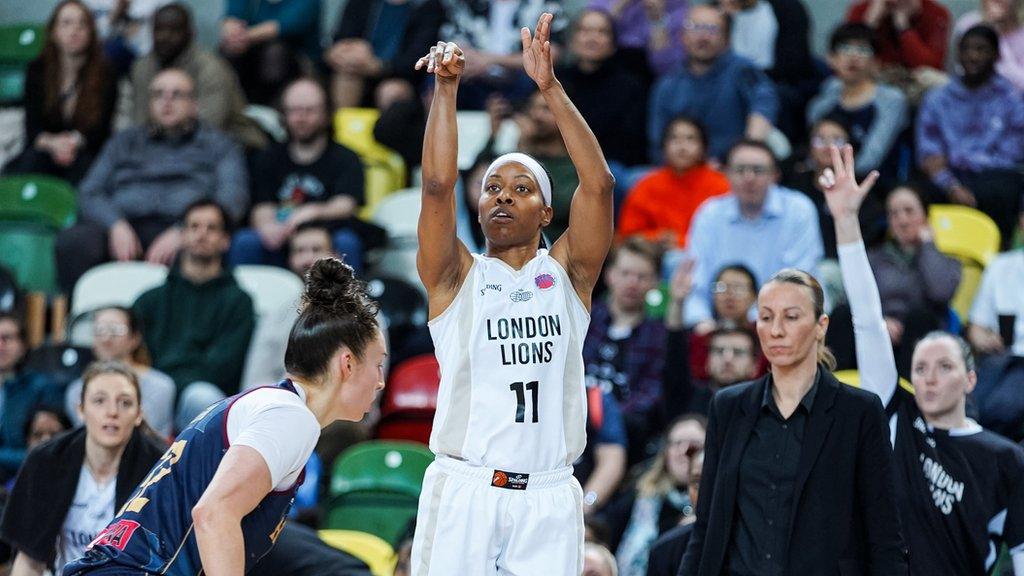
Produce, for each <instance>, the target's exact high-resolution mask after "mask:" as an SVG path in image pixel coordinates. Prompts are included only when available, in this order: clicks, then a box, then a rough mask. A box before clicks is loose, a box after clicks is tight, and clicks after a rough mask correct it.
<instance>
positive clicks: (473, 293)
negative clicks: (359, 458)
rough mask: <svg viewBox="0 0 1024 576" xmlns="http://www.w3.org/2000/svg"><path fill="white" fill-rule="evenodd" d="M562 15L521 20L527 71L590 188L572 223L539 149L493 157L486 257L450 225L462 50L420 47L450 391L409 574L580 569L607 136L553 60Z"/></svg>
mask: <svg viewBox="0 0 1024 576" xmlns="http://www.w3.org/2000/svg"><path fill="white" fill-rule="evenodd" d="M551 20H552V16H551V14H543V15H542V16H541V17H540V20H539V21H538V23H537V28H536V31H535V33H534V34H531V33H530V30H529V29H527V28H523V30H522V42H523V68H524V69H525V71H526V73H527V74H528V75H529V76H530V78H532V79H533V81H534V82H535V83H536V84H537V88H538V90H539V91H540V93H541V94H542V95H543V97H544V100H545V102H546V103H547V105H548V107H549V108H550V110H551V113H552V114H553V115H554V117H555V120H556V122H557V125H558V128H559V131H560V132H561V134H562V138H563V139H564V140H565V144H566V148H567V149H568V151H569V156H570V157H571V159H572V161H573V164H574V165H575V167H576V171H577V173H578V174H579V181H580V185H579V188H577V189H576V191H575V193H574V194H573V198H572V205H571V208H570V216H569V227H568V230H567V231H566V232H565V234H563V235H562V237H561V238H558V239H557V240H556V241H555V243H554V245H553V246H552V247H551V250H550V251H549V250H547V249H544V248H540V249H538V246H539V245H541V244H540V243H541V231H542V230H543V229H544V227H545V226H547V225H548V224H549V223H550V222H551V217H552V206H551V188H552V185H551V179H550V176H549V175H548V173H547V171H546V170H545V169H544V168H543V166H541V165H540V163H539V162H537V161H536V160H535V159H533V158H532V157H530V156H527V155H526V154H521V153H511V154H506V155H504V156H501V157H499V158H497V159H496V160H495V161H494V162H493V163H492V164H491V165H490V167H489V168H488V169H487V172H486V173H485V176H484V179H483V191H482V194H481V197H480V202H479V206H478V208H479V222H480V226H481V227H482V229H483V233H484V237H485V238H486V254H470V253H469V251H468V249H467V248H466V247H465V245H463V244H462V242H460V241H459V240H458V239H457V238H456V235H455V184H456V180H457V178H458V168H457V164H456V161H457V158H458V137H457V133H458V131H457V126H456V110H455V109H456V106H455V102H456V95H457V92H458V87H459V77H460V75H461V74H462V71H463V70H464V68H465V65H466V56H465V54H464V53H463V51H462V50H461V49H460V48H459V47H458V46H457V45H455V44H454V43H450V42H439V43H438V44H437V45H436V46H433V47H431V48H430V52H429V54H427V55H426V56H424V57H423V58H421V59H420V60H419V61H418V62H417V64H416V68H417V69H423V68H425V69H426V71H427V72H428V73H432V74H433V75H434V78H435V80H436V86H435V90H434V96H433V104H432V105H431V108H430V114H429V116H428V119H427V129H426V134H425V137H424V143H423V198H422V209H421V212H420V220H419V252H418V253H417V259H416V263H417V267H418V269H419V274H420V278H421V280H422V281H423V284H424V286H425V287H426V289H427V293H428V298H429V313H430V322H429V327H430V333H431V337H432V338H433V340H434V344H435V349H436V354H437V359H438V362H439V363H440V366H441V388H440V391H439V396H438V408H437V413H436V414H435V417H434V428H433V431H432V433H431V437H430V448H431V450H432V451H433V452H434V453H435V454H436V455H437V458H436V460H435V462H434V463H433V464H431V466H430V468H429V469H428V470H427V474H426V477H425V478H424V485H423V492H422V494H421V496H420V504H419V515H418V517H417V526H416V535H415V538H414V544H413V556H412V573H413V574H414V575H416V576H428V575H430V576H434V575H450V574H474V575H478V574H500V575H522V576H525V575H536V574H552V575H556V576H561V575H566V576H567V575H578V574H580V573H581V572H582V570H583V506H582V490H581V489H580V485H579V483H578V482H576V480H575V479H574V478H573V476H572V463H573V462H574V461H575V460H576V459H577V457H579V455H580V454H581V453H582V451H583V448H584V444H585V443H586V432H585V424H586V401H585V390H584V382H583V359H582V346H583V340H584V337H585V335H586V331H587V325H588V324H589V320H590V315H589V310H590V299H591V292H592V290H593V287H594V284H595V282H596V281H597V278H598V275H599V274H600V271H601V266H602V263H603V262H604V259H605V256H606V255H607V253H608V248H609V245H610V244H611V240H612V187H613V185H614V178H613V177H612V175H611V172H610V171H609V169H608V165H607V163H606V162H605V159H604V156H603V155H602V153H601V148H600V146H599V145H598V143H597V139H596V138H595V137H594V134H593V133H592V132H591V131H590V128H589V127H588V126H587V124H586V122H585V121H584V120H583V118H582V117H581V116H580V114H579V112H578V111H577V110H576V108H575V106H573V104H572V102H571V101H570V100H569V97H568V96H566V93H565V91H564V90H563V89H562V85H561V84H560V83H559V82H558V80H557V79H556V78H555V75H554V68H553V65H552V59H551V43H550V41H549V37H550V31H551Z"/></svg>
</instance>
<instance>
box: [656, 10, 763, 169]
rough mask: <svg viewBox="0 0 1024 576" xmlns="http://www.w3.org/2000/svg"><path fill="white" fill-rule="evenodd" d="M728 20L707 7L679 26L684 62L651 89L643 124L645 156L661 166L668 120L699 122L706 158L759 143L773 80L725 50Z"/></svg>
mask: <svg viewBox="0 0 1024 576" xmlns="http://www.w3.org/2000/svg"><path fill="white" fill-rule="evenodd" d="M729 24H730V20H729V17H728V16H727V15H726V14H725V13H723V12H722V11H720V10H719V9H717V8H714V7H712V6H694V7H693V8H692V9H691V10H690V14H689V17H688V18H687V20H686V22H685V23H684V25H683V44H684V45H685V46H686V59H685V60H684V61H683V65H682V67H681V68H680V69H677V70H676V71H675V72H672V73H669V74H666V75H665V76H663V77H662V78H661V79H660V80H658V82H657V83H656V84H655V85H654V89H653V92H652V94H651V101H650V109H649V113H648V118H647V120H648V122H647V138H648V149H649V155H650V158H651V160H652V161H653V162H655V163H658V162H661V134H662V133H663V131H664V129H665V125H666V124H667V123H668V122H669V120H671V119H672V118H674V117H676V116H679V115H681V114H682V115H686V116H689V117H690V118H700V119H701V121H702V122H703V124H704V128H705V130H706V131H707V135H708V156H709V157H711V158H716V159H718V160H724V158H725V154H726V152H728V151H729V148H730V147H731V146H732V145H733V144H735V143H736V142H737V141H739V140H740V139H742V138H744V137H746V138H750V139H752V140H764V139H765V138H766V137H767V136H768V134H769V133H770V132H771V130H772V125H773V124H774V122H775V119H776V116H777V115H778V110H779V99H778V95H777V94H776V92H775V86H774V85H773V84H772V81H771V80H769V79H768V77H767V76H766V75H765V74H764V72H762V71H761V70H759V69H758V68H757V66H755V65H754V63H753V62H751V61H750V60H747V59H746V58H743V57H742V56H737V55H736V54H734V53H733V52H732V50H730V49H729V34H730V26H729Z"/></svg>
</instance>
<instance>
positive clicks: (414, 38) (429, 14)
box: [334, 0, 444, 80]
mask: <svg viewBox="0 0 1024 576" xmlns="http://www.w3.org/2000/svg"><path fill="white" fill-rule="evenodd" d="M382 3H383V0H354V1H351V2H348V3H346V4H345V10H344V12H343V13H342V15H341V19H340V20H339V21H338V29H337V31H336V32H335V33H334V41H335V42H338V41H339V40H346V39H349V38H361V39H363V40H367V41H369V40H370V39H371V38H372V37H373V29H374V27H375V26H377V18H378V17H379V16H380V10H381V4H382ZM442 23H444V8H443V7H442V6H441V3H440V2H439V1H438V0H414V2H413V8H412V11H411V13H410V14H409V19H408V23H407V24H406V26H405V30H404V31H402V41H401V44H400V45H399V47H398V53H397V54H395V56H394V57H393V58H391V59H390V60H388V61H386V62H385V63H384V72H383V74H382V76H383V77H385V78H389V77H398V78H405V79H408V80H413V79H415V78H418V77H420V76H422V73H420V74H417V73H416V71H415V69H414V67H415V66H416V61H417V60H419V59H420V57H421V56H423V54H425V53H426V51H428V50H429V49H430V45H431V44H433V43H436V42H437V38H438V37H437V35H438V30H440V28H441V24H442Z"/></svg>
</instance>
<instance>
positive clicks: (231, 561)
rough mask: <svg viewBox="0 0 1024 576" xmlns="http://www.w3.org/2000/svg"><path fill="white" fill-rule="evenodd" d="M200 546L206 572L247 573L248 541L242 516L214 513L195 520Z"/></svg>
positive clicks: (214, 574) (213, 575)
mask: <svg viewBox="0 0 1024 576" xmlns="http://www.w3.org/2000/svg"><path fill="white" fill-rule="evenodd" d="M195 534H196V545H197V546H198V547H199V559H200V563H201V564H202V567H203V570H202V572H203V574H207V575H208V576H234V575H237V576H242V575H243V574H245V540H244V539H243V538H242V519H241V518H230V517H229V516H228V515H218V514H211V515H209V517H208V518H207V519H205V520H202V521H196V522H195Z"/></svg>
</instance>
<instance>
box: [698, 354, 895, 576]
mask: <svg viewBox="0 0 1024 576" xmlns="http://www.w3.org/2000/svg"><path fill="white" fill-rule="evenodd" d="M767 385H768V376H764V377H762V378H760V379H758V380H754V381H751V382H746V383H744V384H737V385H735V386H730V387H728V388H725V389H723V390H721V391H719V392H718V393H717V394H716V395H715V397H714V398H713V399H712V400H711V406H710V408H709V411H708V429H707V439H706V440H705V444H704V471H703V477H702V478H701V491H700V499H699V501H698V503H697V522H696V524H695V525H694V530H693V535H692V537H691V538H690V543H689V545H688V547H687V549H686V555H685V556H684V557H683V563H682V566H681V567H680V569H679V574H680V575H685V576H698V575H699V576H719V574H722V573H723V570H724V569H725V568H726V567H727V566H728V563H727V559H726V554H727V553H728V550H729V542H730V539H731V535H732V530H733V518H734V514H735V511H736V496H737V489H738V486H737V485H738V477H739V469H740V458H741V456H742V454H743V450H744V447H745V446H746V444H747V441H748V439H749V438H750V433H751V430H752V429H753V427H754V423H755V421H756V420H757V415H758V412H759V410H760V406H761V401H762V399H763V398H764V390H765V386H767ZM894 482H895V481H894V470H893V461H892V447H891V446H890V444H889V427H888V426H887V425H886V421H885V413H884V411H883V409H882V404H881V402H880V401H879V399H878V396H876V395H874V394H871V393H869V392H864V391H861V390H858V389H856V388H852V387H850V386H845V385H843V384H840V383H839V381H838V380H836V379H835V377H834V376H833V375H832V374H831V373H829V372H825V373H824V374H822V377H821V380H820V382H819V389H818V392H817V397H816V398H815V400H814V406H813V408H812V409H811V414H810V417H809V419H808V420H807V428H806V432H805V436H804V443H803V450H802V452H801V454H800V464H799V466H798V468H797V476H796V486H795V489H794V490H795V493H794V497H793V503H794V505H793V517H792V521H791V522H790V530H789V534H788V541H789V545H788V554H789V561H788V566H787V569H786V574H790V575H793V576H797V575H799V576H853V575H858V576H859V575H864V576H868V575H871V576H881V575H886V576H889V575H892V576H897V575H898V576H906V575H907V552H906V546H905V544H904V541H903V537H902V536H901V531H900V523H899V517H898V515H897V511H896V502H895V499H894V494H895V488H894Z"/></svg>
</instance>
